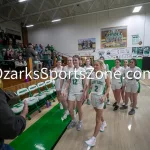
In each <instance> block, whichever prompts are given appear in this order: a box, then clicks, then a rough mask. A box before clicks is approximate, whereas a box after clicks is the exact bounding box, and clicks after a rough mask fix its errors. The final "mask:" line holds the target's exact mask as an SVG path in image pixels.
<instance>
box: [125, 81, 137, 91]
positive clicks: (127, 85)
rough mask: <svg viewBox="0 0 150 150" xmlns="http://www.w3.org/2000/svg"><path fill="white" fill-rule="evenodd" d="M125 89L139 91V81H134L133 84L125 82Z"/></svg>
mask: <svg viewBox="0 0 150 150" xmlns="http://www.w3.org/2000/svg"><path fill="white" fill-rule="evenodd" d="M125 91H126V92H129V93H140V83H139V82H136V83H135V84H130V83H127V84H126V90H125Z"/></svg>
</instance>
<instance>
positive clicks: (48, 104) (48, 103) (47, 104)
mask: <svg viewBox="0 0 150 150" xmlns="http://www.w3.org/2000/svg"><path fill="white" fill-rule="evenodd" d="M46 107H47V108H49V107H50V102H49V101H48V100H47V101H46Z"/></svg>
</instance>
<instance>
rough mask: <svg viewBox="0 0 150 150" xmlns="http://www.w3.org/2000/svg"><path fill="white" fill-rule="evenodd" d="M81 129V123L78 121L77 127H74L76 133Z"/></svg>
mask: <svg viewBox="0 0 150 150" xmlns="http://www.w3.org/2000/svg"><path fill="white" fill-rule="evenodd" d="M81 128H82V121H79V122H78V124H77V126H76V129H77V131H80V130H81Z"/></svg>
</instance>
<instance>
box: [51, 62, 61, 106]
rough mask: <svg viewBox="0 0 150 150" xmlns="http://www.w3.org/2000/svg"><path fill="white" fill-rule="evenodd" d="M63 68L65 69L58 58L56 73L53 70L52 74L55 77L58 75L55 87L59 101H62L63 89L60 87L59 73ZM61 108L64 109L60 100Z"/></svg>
mask: <svg viewBox="0 0 150 150" xmlns="http://www.w3.org/2000/svg"><path fill="white" fill-rule="evenodd" d="M62 69H63V67H62V66H61V60H57V64H56V67H55V68H54V69H53V71H55V72H56V73H55V72H53V74H52V76H53V78H55V77H57V78H56V79H55V88H56V94H57V99H58V101H59V102H60V101H61V100H60V94H61V89H60V77H59V74H60V72H61V71H62ZM60 109H63V106H62V104H61V102H60Z"/></svg>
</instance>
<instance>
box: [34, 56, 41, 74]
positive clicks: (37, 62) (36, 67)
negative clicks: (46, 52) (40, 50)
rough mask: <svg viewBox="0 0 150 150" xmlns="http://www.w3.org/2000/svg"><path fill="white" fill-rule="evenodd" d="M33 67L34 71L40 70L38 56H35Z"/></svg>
mask: <svg viewBox="0 0 150 150" xmlns="http://www.w3.org/2000/svg"><path fill="white" fill-rule="evenodd" d="M34 66H35V69H36V70H39V71H40V70H41V69H42V62H41V61H40V60H39V58H38V56H35V60H34Z"/></svg>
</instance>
